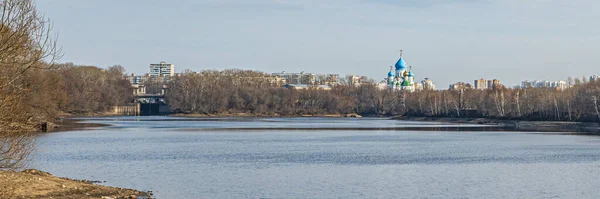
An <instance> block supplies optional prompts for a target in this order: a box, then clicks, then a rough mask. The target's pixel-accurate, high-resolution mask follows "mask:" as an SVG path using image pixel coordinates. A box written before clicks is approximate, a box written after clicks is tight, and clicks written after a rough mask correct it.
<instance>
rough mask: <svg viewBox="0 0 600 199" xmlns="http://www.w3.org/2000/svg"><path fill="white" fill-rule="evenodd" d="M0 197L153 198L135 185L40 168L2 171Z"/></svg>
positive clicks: (60, 198) (9, 198) (7, 198)
mask: <svg viewBox="0 0 600 199" xmlns="http://www.w3.org/2000/svg"><path fill="white" fill-rule="evenodd" d="M0 198H3V199H12V198H15V199H16V198H54V199H80V198H81V199H91V198H114V199H117V198H138V199H139V198H150V194H149V193H146V192H142V191H137V190H133V189H124V188H116V187H108V186H102V185H96V184H93V183H92V182H90V181H85V180H73V179H67V178H59V177H56V176H53V175H51V174H49V173H46V172H42V171H38V170H25V171H23V172H15V171H0Z"/></svg>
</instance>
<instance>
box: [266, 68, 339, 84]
mask: <svg viewBox="0 0 600 199" xmlns="http://www.w3.org/2000/svg"><path fill="white" fill-rule="evenodd" d="M271 76H274V77H280V78H284V79H285V80H286V83H287V84H298V85H300V84H306V85H329V84H337V83H338V80H339V77H340V75H339V74H313V73H305V72H300V73H286V72H285V71H283V72H281V73H272V74H271Z"/></svg>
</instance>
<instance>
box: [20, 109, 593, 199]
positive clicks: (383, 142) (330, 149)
mask: <svg viewBox="0 0 600 199" xmlns="http://www.w3.org/2000/svg"><path fill="white" fill-rule="evenodd" d="M85 122H90V123H104V124H110V125H112V126H108V127H98V128H95V129H88V130H82V131H71V132H59V133H50V134H44V135H42V136H41V137H39V138H38V140H37V142H38V143H37V150H36V153H35V154H34V156H33V158H32V162H31V163H30V166H31V167H33V168H37V169H40V170H43V171H48V172H50V173H52V174H54V175H57V176H63V177H69V178H76V179H87V180H100V181H106V182H105V183H102V184H103V185H108V186H117V187H127V188H134V189H138V190H152V191H153V192H154V194H155V196H156V197H157V198H159V199H166V198H169V199H170V198H600V192H599V191H598V188H599V187H600V137H596V136H580V135H562V134H554V133H536V132H514V131H495V130H493V129H492V130H486V129H483V130H482V129H480V128H479V127H478V126H475V125H462V126H461V125H447V124H441V123H421V122H406V121H395V120H388V119H370V118H356V119H346V118H337V119H335V118H283V119H279V118H234V119H231V118H230V119H203V120H200V119H184V118H173V117H116V118H86V120H85ZM457 126H458V127H461V128H459V129H458V130H459V131H446V130H439V129H445V128H438V127H457ZM432 127H434V128H432ZM403 128H405V129H403ZM420 128H422V130H419V129H420ZM436 129H438V130H436Z"/></svg>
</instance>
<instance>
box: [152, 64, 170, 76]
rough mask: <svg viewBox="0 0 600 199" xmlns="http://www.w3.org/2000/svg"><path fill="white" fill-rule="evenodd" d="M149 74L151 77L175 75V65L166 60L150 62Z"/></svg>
mask: <svg viewBox="0 0 600 199" xmlns="http://www.w3.org/2000/svg"><path fill="white" fill-rule="evenodd" d="M149 74H150V76H151V77H174V76H175V65H173V64H169V63H167V62H164V61H162V62H160V63H158V64H150V73H149Z"/></svg>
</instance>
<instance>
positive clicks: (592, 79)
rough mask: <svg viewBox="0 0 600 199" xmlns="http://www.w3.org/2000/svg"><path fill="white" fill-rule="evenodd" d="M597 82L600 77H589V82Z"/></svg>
mask: <svg viewBox="0 0 600 199" xmlns="http://www.w3.org/2000/svg"><path fill="white" fill-rule="evenodd" d="M598 80H600V76H598V75H592V76H590V82H595V81H598Z"/></svg>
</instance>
